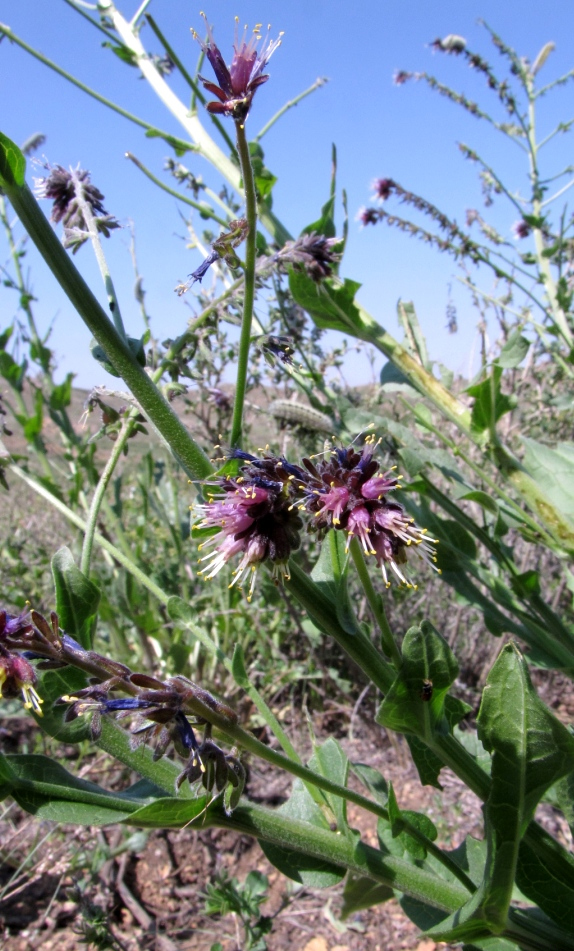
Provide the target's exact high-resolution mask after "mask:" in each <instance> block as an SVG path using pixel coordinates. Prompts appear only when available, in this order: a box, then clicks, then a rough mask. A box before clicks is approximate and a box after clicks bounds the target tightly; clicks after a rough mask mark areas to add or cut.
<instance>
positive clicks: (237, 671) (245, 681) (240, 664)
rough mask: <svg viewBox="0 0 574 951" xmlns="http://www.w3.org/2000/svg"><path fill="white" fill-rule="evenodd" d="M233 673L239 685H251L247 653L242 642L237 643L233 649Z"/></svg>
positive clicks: (244, 686)
mask: <svg viewBox="0 0 574 951" xmlns="http://www.w3.org/2000/svg"><path fill="white" fill-rule="evenodd" d="M231 673H232V674H233V679H234V680H235V683H236V684H237V685H238V686H239V687H243V689H245V688H246V687H248V686H249V677H248V675H247V669H246V667H245V654H244V652H243V647H242V646H241V644H236V645H235V647H234V649H233V659H232V661H231Z"/></svg>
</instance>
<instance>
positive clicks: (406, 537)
mask: <svg viewBox="0 0 574 951" xmlns="http://www.w3.org/2000/svg"><path fill="white" fill-rule="evenodd" d="M376 446H377V444H376V442H375V440H374V437H370V438H368V439H367V440H366V441H365V445H364V446H363V449H362V451H358V450H356V449H355V448H354V447H353V446H349V447H348V448H346V449H344V448H341V449H333V450H332V452H331V453H330V454H329V455H327V456H326V457H323V458H322V459H320V461H317V462H315V461H311V459H304V460H303V463H304V465H305V467H306V469H307V473H306V478H305V477H303V478H301V477H299V488H300V489H301V490H302V491H303V493H304V495H303V505H302V506H301V507H302V508H304V509H305V510H306V511H307V512H309V513H310V514H312V515H313V525H314V527H316V528H317V529H319V530H323V531H324V530H326V529H330V528H333V529H338V530H341V531H344V532H346V534H347V537H348V539H349V541H350V539H351V538H352V537H353V536H356V537H357V538H358V539H359V541H360V543H361V547H362V549H363V551H364V553H365V554H366V555H374V557H375V559H376V561H377V564H378V565H379V567H380V568H381V571H382V574H383V579H384V581H385V584H386V586H387V587H389V585H390V580H389V578H390V574H389V572H391V573H392V574H393V575H394V576H395V578H396V579H397V580H398V582H399V583H400V584H401V585H403V584H404V585H406V586H407V587H408V588H410V587H415V588H416V585H414V584H413V583H412V581H411V580H410V578H409V576H408V574H406V573H405V571H404V565H405V564H406V562H407V551H408V550H409V549H415V550H416V551H418V553H419V555H421V556H422V557H423V559H424V560H425V561H427V562H428V563H429V564H430V565H431V567H433V568H434V567H435V562H436V554H435V550H434V547H433V545H434V544H436V539H427V538H426V532H425V530H424V529H420V528H419V527H418V526H417V525H416V524H415V521H414V519H412V518H410V516H409V515H407V513H406V512H405V510H404V508H403V506H402V505H401V504H400V503H399V502H397V501H396V500H395V499H394V498H392V497H391V493H393V492H395V491H396V490H397V489H399V488H400V483H399V479H400V477H398V476H395V475H394V472H393V470H392V469H391V470H389V471H388V472H384V473H379V463H378V462H377V461H376V460H375V459H374V453H375V449H376ZM435 570H437V571H438V569H436V568H435Z"/></svg>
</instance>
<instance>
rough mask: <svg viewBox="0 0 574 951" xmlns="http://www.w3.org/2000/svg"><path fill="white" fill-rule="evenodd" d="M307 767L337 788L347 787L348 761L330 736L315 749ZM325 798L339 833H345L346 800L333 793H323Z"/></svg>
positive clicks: (346, 826)
mask: <svg viewBox="0 0 574 951" xmlns="http://www.w3.org/2000/svg"><path fill="white" fill-rule="evenodd" d="M308 766H309V768H310V769H313V770H315V772H317V773H319V774H320V775H321V776H324V777H325V779H330V780H331V781H332V782H334V783H338V785H339V786H346V785H347V778H348V775H349V760H348V759H347V756H346V755H345V753H344V752H343V750H342V748H341V746H340V744H339V743H337V740H336V739H335V738H334V737H332V736H330V737H329V738H328V739H327V740H325V742H324V743H322V744H321V745H320V746H317V747H315V752H314V753H313V756H312V757H311V759H310V760H309V763H308ZM324 795H325V798H326V799H327V802H328V803H329V806H330V808H331V811H332V813H333V815H334V816H335V820H336V822H337V829H338V831H339V832H346V831H347V829H348V823H347V800H346V799H342V798H341V796H335V795H334V794H333V793H329V792H328V793H325V794H324Z"/></svg>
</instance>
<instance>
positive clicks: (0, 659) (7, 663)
mask: <svg viewBox="0 0 574 951" xmlns="http://www.w3.org/2000/svg"><path fill="white" fill-rule="evenodd" d="M36 680H37V678H36V671H35V670H34V668H33V667H32V664H31V663H30V662H29V661H28V660H26V658H25V657H21V656H20V654H13V653H11V651H9V650H6V648H5V647H2V646H1V645H0V697H5V698H6V699H8V700H10V699H12V698H14V697H17V696H18V694H21V695H22V699H23V701H24V706H25V707H26V709H27V710H33V711H34V713H36V714H37V715H38V716H40V717H41V716H42V707H41V704H42V703H44V701H43V700H42V698H41V697H40V696H39V695H38V693H37V692H36V690H35V689H34V685H35V684H36Z"/></svg>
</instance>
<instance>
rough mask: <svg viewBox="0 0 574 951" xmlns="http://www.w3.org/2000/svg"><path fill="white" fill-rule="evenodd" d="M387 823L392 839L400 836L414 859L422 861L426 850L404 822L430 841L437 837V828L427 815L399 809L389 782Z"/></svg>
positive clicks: (406, 850)
mask: <svg viewBox="0 0 574 951" xmlns="http://www.w3.org/2000/svg"><path fill="white" fill-rule="evenodd" d="M388 809H389V823H390V828H391V835H392V837H393V839H396V838H400V840H401V844H402V846H403V848H404V850H405V852H407V853H408V854H409V855H410V856H411V857H412V858H413V859H415V860H416V861H423V860H424V859H426V857H427V850H426V848H425V846H424V844H423V843H422V842H420V841H419V840H418V839H417V838H415V837H414V836H413V835H411V833H410V832H409V831H408V829H406V828H405V822H406V821H407V822H409V823H410V824H411V825H412V826H414V828H415V829H417V830H418V831H419V832H422V833H423V835H425V836H426V837H427V839H430V841H431V842H434V840H435V839H436V837H437V830H436V827H435V825H434V823H433V822H432V821H431V820H430V819H429V818H428V816H424V815H422V813H420V812H413V811H412V810H411V809H407V810H404V811H403V810H401V809H399V805H398V803H397V799H396V796H395V790H394V788H393V785H392V783H389V800H388Z"/></svg>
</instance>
